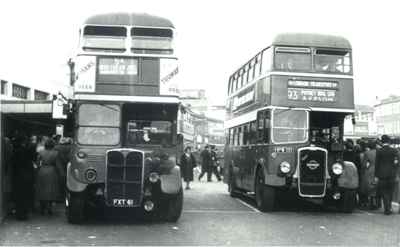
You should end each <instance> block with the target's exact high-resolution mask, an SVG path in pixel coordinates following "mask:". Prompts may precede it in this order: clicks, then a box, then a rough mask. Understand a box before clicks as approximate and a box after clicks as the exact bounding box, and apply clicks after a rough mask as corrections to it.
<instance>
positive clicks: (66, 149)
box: [54, 144, 72, 178]
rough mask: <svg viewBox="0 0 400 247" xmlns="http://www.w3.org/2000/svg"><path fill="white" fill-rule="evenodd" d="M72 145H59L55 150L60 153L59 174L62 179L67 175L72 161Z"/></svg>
mask: <svg viewBox="0 0 400 247" xmlns="http://www.w3.org/2000/svg"><path fill="white" fill-rule="evenodd" d="M71 148H72V147H71V145H70V144H59V145H56V146H55V147H54V150H57V151H58V157H57V158H58V161H59V162H57V173H58V175H59V176H60V177H62V178H64V177H65V176H66V173H67V165H68V162H69V161H70V155H71Z"/></svg>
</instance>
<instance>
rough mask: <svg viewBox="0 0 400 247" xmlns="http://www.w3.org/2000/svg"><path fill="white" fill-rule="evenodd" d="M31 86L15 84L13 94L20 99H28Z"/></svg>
mask: <svg viewBox="0 0 400 247" xmlns="http://www.w3.org/2000/svg"><path fill="white" fill-rule="evenodd" d="M28 92H29V88H27V87H23V86H20V85H18V84H13V86H12V96H13V97H15V98H19V99H28Z"/></svg>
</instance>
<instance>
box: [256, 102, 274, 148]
mask: <svg viewBox="0 0 400 247" xmlns="http://www.w3.org/2000/svg"><path fill="white" fill-rule="evenodd" d="M270 129H271V112H270V110H264V111H260V112H258V114H257V142H258V143H269V140H270Z"/></svg>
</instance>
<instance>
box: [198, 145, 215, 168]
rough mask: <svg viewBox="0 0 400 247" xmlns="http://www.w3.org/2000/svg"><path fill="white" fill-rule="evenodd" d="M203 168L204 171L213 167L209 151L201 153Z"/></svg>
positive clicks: (205, 150)
mask: <svg viewBox="0 0 400 247" xmlns="http://www.w3.org/2000/svg"><path fill="white" fill-rule="evenodd" d="M200 156H201V167H202V169H208V168H209V167H211V165H212V159H211V153H210V151H208V150H207V149H204V150H203V151H202V152H201V153H200Z"/></svg>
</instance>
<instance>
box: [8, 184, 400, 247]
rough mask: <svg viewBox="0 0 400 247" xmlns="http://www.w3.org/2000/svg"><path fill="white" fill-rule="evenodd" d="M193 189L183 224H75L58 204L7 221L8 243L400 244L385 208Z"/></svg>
mask: <svg viewBox="0 0 400 247" xmlns="http://www.w3.org/2000/svg"><path fill="white" fill-rule="evenodd" d="M191 187H192V189H190V190H184V208H183V213H182V216H181V218H180V219H179V221H178V222H176V223H167V222H143V221H138V220H132V219H131V218H129V217H128V216H127V215H122V216H123V217H122V218H118V219H117V218H107V219H104V218H103V217H98V218H96V217H95V218H92V219H89V220H87V221H86V222H84V223H83V224H81V225H71V224H68V223H67V221H66V219H65V212H64V207H63V205H62V204H58V205H57V207H56V210H55V215H53V216H42V215H37V214H34V215H32V217H31V218H30V219H29V220H28V221H17V220H15V218H14V217H8V218H7V219H6V220H5V221H4V223H3V224H2V225H1V226H0V245H23V246H26V245H46V246H65V245H72V246H75V245H79V246H80V245H84V246H91V245H103V246H108V245H113V246H115V245H141V246H143V245H152V246H154V245H156V246H165V245H167V246H198V245H202V246H205V245H206V246H231V245H233V246H237V245H240V246H254V245H257V246H260V245H262V246H265V245H280V246H281V245H302V246H304V245H311V246H319V245H335V246H382V245H384V246H399V245H400V237H399V236H400V230H399V229H400V221H399V219H400V215H398V214H393V215H391V216H384V215H383V212H382V210H377V211H367V210H355V212H354V213H353V214H343V213H337V212H335V211H325V210H324V209H322V207H320V206H318V205H314V204H310V203H302V204H298V205H297V204H294V205H288V206H286V207H284V208H281V209H280V210H278V211H275V212H270V213H262V212H260V211H259V210H257V209H256V208H255V206H254V201H253V200H252V199H251V198H250V197H247V196H242V197H239V198H231V197H230V196H229V194H228V193H227V186H226V185H225V184H223V183H222V182H216V180H215V179H214V182H205V181H202V182H198V181H195V182H194V183H192V185H191ZM396 207H397V206H396ZM396 209H397V208H396Z"/></svg>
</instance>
